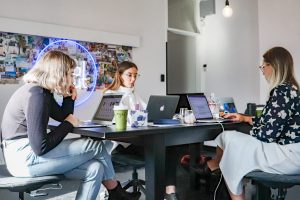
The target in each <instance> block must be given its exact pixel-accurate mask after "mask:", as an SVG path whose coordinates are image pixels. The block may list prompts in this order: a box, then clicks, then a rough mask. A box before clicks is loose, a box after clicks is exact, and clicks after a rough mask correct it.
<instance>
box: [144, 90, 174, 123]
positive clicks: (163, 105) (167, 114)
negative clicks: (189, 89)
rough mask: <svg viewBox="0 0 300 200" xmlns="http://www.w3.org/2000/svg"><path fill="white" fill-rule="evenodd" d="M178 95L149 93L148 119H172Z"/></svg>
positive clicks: (150, 120)
mask: <svg viewBox="0 0 300 200" xmlns="http://www.w3.org/2000/svg"><path fill="white" fill-rule="evenodd" d="M178 100H179V96H157V95H151V96H150V98H149V101H148V105H147V110H148V121H149V122H153V121H155V120H162V119H172V118H173V115H174V114H175V110H176V106H177V103H178Z"/></svg>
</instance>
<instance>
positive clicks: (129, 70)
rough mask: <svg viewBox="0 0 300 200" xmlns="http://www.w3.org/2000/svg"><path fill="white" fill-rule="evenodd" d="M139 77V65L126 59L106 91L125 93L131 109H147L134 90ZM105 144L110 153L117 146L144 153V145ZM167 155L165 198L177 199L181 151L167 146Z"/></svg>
mask: <svg viewBox="0 0 300 200" xmlns="http://www.w3.org/2000/svg"><path fill="white" fill-rule="evenodd" d="M138 77H139V74H138V68H137V66H136V65H135V64H134V63H132V62H129V61H124V62H122V63H120V64H119V65H118V70H117V72H116V74H115V78H114V81H113V83H112V84H111V85H110V86H109V87H108V88H106V90H104V92H105V93H123V94H124V95H123V97H122V100H121V102H120V103H121V104H122V105H125V106H127V107H129V109H130V110H136V109H140V110H145V109H146V103H145V102H144V101H143V100H142V99H141V98H140V96H139V95H138V94H137V93H136V92H135V90H134V86H135V81H136V79H137V78H138ZM118 144H121V145H118ZM105 146H106V148H107V150H108V151H109V152H110V153H111V152H112V151H113V150H114V149H115V148H116V150H117V152H119V153H126V154H127V153H129V154H138V155H144V150H143V147H140V146H135V145H130V144H127V143H118V142H114V141H105ZM124 147H126V148H124ZM166 155H167V156H166V195H165V197H164V199H165V200H177V199H178V198H177V196H176V194H175V192H176V188H175V185H176V167H177V164H178V162H179V161H178V157H179V152H178V150H177V149H176V148H167V150H166Z"/></svg>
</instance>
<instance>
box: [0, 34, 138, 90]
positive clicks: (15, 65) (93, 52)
mask: <svg viewBox="0 0 300 200" xmlns="http://www.w3.org/2000/svg"><path fill="white" fill-rule="evenodd" d="M51 49H57V50H60V51H63V52H65V53H67V54H68V55H70V56H71V57H72V58H73V59H75V61H76V63H77V68H76V69H77V70H75V71H76V73H77V74H76V80H75V82H76V86H77V88H78V89H82V90H86V91H88V90H91V88H93V89H104V88H105V87H106V86H107V85H108V84H110V83H111V82H112V80H113V78H114V74H115V71H116V66H117V65H118V63H120V62H122V61H125V60H129V61H131V60H132V47H129V46H121V45H111V44H103V43H96V42H87V41H71V40H70V42H69V41H68V40H66V39H61V38H49V37H43V36H35V35H26V34H19V33H8V32H0V84H16V83H18V82H19V81H20V80H21V78H22V76H23V75H24V74H25V73H26V72H27V71H28V70H29V69H30V68H31V67H32V66H33V65H34V63H35V62H36V60H37V58H38V57H39V55H40V54H41V53H43V52H45V51H48V50H51ZM89 56H90V57H92V58H89ZM91 60H93V62H94V64H95V68H94V67H93V66H92V65H93V64H92V63H91ZM83 72H84V73H83ZM95 73H96V75H95ZM93 75H95V76H93ZM94 79H96V80H94ZM92 84H95V87H91V85H92Z"/></svg>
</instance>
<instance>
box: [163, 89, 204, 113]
mask: <svg viewBox="0 0 300 200" xmlns="http://www.w3.org/2000/svg"><path fill="white" fill-rule="evenodd" d="M199 94H202V95H203V93H181V94H168V95H179V101H178V104H177V107H176V111H175V113H179V111H180V108H187V109H188V110H191V106H190V104H189V101H188V99H187V95H199Z"/></svg>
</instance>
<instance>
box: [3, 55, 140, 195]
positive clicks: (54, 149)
mask: <svg viewBox="0 0 300 200" xmlns="http://www.w3.org/2000/svg"><path fill="white" fill-rule="evenodd" d="M75 67H76V63H75V61H74V60H73V59H72V58H71V57H69V56H68V55H66V54H64V53H62V52H60V51H49V52H47V53H45V54H44V56H43V57H42V58H41V59H40V60H39V61H37V63H36V64H35V65H34V67H33V68H32V69H31V70H30V71H29V72H28V73H27V74H26V75H25V76H24V81H25V84H24V85H23V86H21V87H20V88H19V89H18V90H17V91H16V92H15V93H14V94H13V95H12V97H11V98H10V100H9V102H8V104H7V106H6V108H5V111H4V115H3V120H2V125H1V127H2V138H3V146H4V148H3V150H4V157H5V160H6V165H7V169H8V170H9V172H10V173H11V174H12V175H13V176H16V177H36V176H46V175H52V174H64V175H65V176H66V177H67V178H70V179H77V180H80V181H81V183H80V187H79V188H78V191H77V195H76V199H78V200H79V199H80V200H81V199H82V200H94V199H96V197H97V195H98V193H99V189H100V186H101V183H103V185H104V186H105V187H106V188H107V189H108V191H109V199H110V200H124V199H127V200H137V199H139V197H140V195H141V194H140V193H129V192H126V191H125V190H124V189H123V188H122V187H121V186H120V183H119V182H118V181H116V179H115V172H114V168H113V165H112V163H111V158H110V155H109V154H108V153H107V151H106V148H104V145H103V143H102V141H96V140H92V139H90V138H79V139H77V138H76V139H64V138H65V137H66V135H67V134H68V133H69V132H71V131H72V130H73V128H74V127H76V126H77V125H78V124H79V120H78V119H77V118H76V117H75V116H74V115H73V111H74V101H75V99H76V97H77V91H76V88H75V87H74V85H73V77H72V76H73V73H74V69H75ZM54 93H57V94H59V95H61V96H63V103H62V105H61V106H60V105H59V104H58V103H57V102H56V101H55V99H54ZM50 117H51V118H53V119H55V120H56V121H59V122H61V123H60V124H59V125H58V126H57V127H56V128H55V129H53V130H51V131H50V132H48V131H47V126H48V121H49V118H50Z"/></svg>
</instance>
